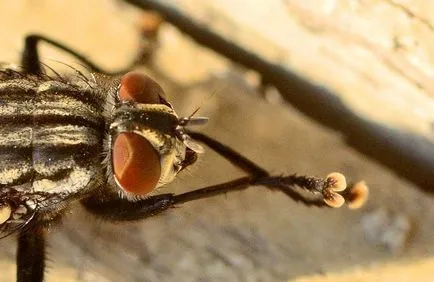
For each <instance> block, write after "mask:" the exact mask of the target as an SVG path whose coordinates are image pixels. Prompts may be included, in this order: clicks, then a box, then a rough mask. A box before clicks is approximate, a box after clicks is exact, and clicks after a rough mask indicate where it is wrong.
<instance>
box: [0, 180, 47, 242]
mask: <svg viewBox="0 0 434 282" xmlns="http://www.w3.org/2000/svg"><path fill="white" fill-rule="evenodd" d="M45 198H46V197H45V196H44V195H41V194H34V193H30V194H29V193H25V192H20V191H17V190H15V189H8V188H5V187H2V188H1V189H0V239H1V238H4V237H6V236H8V235H10V234H12V233H14V232H15V231H18V230H21V229H23V228H24V227H25V226H26V225H27V224H29V223H30V222H31V221H32V219H33V218H34V217H35V215H36V213H37V211H38V207H39V206H40V203H41V201H45V200H46V199H45Z"/></svg>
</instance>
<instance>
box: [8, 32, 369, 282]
mask: <svg viewBox="0 0 434 282" xmlns="http://www.w3.org/2000/svg"><path fill="white" fill-rule="evenodd" d="M40 41H42V42H45V43H48V44H51V45H54V46H55V47H57V48H60V49H62V50H64V51H66V52H68V53H70V54H72V55H73V56H75V57H77V58H78V59H79V60H81V61H82V62H83V63H84V64H85V65H87V66H88V67H89V68H90V69H91V70H93V71H95V70H97V71H99V72H101V70H100V69H99V68H97V67H96V66H95V65H93V64H92V63H91V62H89V61H88V60H87V59H85V58H84V57H83V56H82V55H80V54H78V53H77V52H75V51H74V50H72V49H70V48H68V47H67V46H65V45H63V44H61V43H59V42H56V41H54V40H51V39H49V38H46V37H43V36H39V35H31V36H28V37H27V38H26V45H25V50H24V53H23V58H22V68H21V69H15V70H14V69H7V68H2V69H1V70H0V120H1V125H0V155H1V159H2V162H1V163H0V236H1V237H5V236H7V235H10V234H12V233H14V232H17V233H18V252H17V276H18V281H42V280H43V273H44V265H45V262H44V259H45V258H44V249H45V229H46V227H47V226H48V225H50V224H53V223H55V222H58V221H60V220H61V218H62V216H63V214H64V212H65V211H66V210H67V209H68V206H69V205H70V204H71V203H73V202H76V201H79V202H80V203H81V204H82V205H83V206H84V207H85V209H86V210H87V211H89V212H90V213H92V214H94V215H96V216H99V217H101V218H103V219H106V220H111V221H129V220H140V219H145V218H147V217H150V216H153V215H155V214H158V213H161V212H164V211H166V210H168V209H169V208H171V207H174V206H177V205H180V204H183V203H186V202H189V201H193V200H199V199H203V198H207V197H211V196H215V195H219V194H223V193H227V192H231V191H237V190H244V189H246V188H248V187H249V186H254V185H261V186H265V187H267V188H269V189H271V190H279V191H281V192H283V193H284V194H286V195H287V196H289V197H290V198H292V199H293V200H295V201H300V202H302V203H304V204H306V205H314V206H318V207H335V208H337V207H340V206H342V205H343V204H344V203H345V202H346V203H347V204H348V206H349V207H350V208H357V207H359V206H360V205H361V204H362V203H363V202H364V200H365V199H366V195H367V188H366V186H365V185H358V186H354V187H358V188H357V189H346V186H347V185H346V180H345V177H344V176H343V175H342V174H340V173H331V174H329V175H328V176H326V177H325V178H316V177H310V176H297V175H289V176H271V175H269V173H268V172H267V171H266V170H265V169H263V168H262V167H261V166H259V165H257V164H255V163H253V162H252V161H250V160H249V159H247V158H245V157H244V156H242V155H240V154H239V153H238V152H236V151H234V150H233V149H231V148H230V147H228V146H226V145H224V144H222V143H220V142H218V141H217V140H215V139H213V138H211V137H209V136H207V135H205V134H202V133H199V132H195V131H191V130H190V129H189V128H190V127H192V126H195V125H201V124H203V123H205V122H206V118H201V117H193V116H190V117H178V115H177V114H176V112H175V111H174V109H173V107H172V106H171V104H170V103H169V102H168V101H167V100H166V99H165V98H164V93H163V90H162V88H161V87H160V86H159V85H158V83H156V82H155V81H153V80H152V79H151V78H149V77H147V76H146V75H143V74H141V73H136V72H128V73H126V74H124V75H123V76H121V77H119V78H113V77H109V76H104V75H99V74H93V75H91V76H89V77H87V76H85V75H84V74H82V73H81V72H79V71H76V75H75V76H74V77H72V78H65V77H64V76H62V75H59V74H57V73H56V72H55V71H53V74H51V75H48V74H47V73H46V72H45V71H43V69H42V66H41V63H40V62H39V59H38V53H37V43H38V42H40ZM198 142H201V143H203V144H204V145H206V146H207V147H208V148H210V149H211V150H214V151H215V152H217V153H218V154H219V155H221V156H222V157H223V158H225V159H226V160H228V161H229V162H230V163H231V164H233V165H234V166H235V167H237V168H239V169H241V170H242V171H244V172H245V173H246V174H247V176H245V177H241V178H238V179H235V180H231V181H228V182H224V183H222V184H218V185H213V186H208V187H204V188H200V189H197V190H193V191H190V192H186V193H182V194H178V195H175V194H172V193H158V190H159V188H160V187H163V186H164V185H165V184H167V183H169V182H171V181H172V180H173V179H174V178H175V177H176V176H177V174H178V173H180V172H181V171H182V170H184V169H185V168H186V167H188V166H190V165H193V164H194V163H195V161H196V159H197V156H198V154H200V153H203V151H204V150H203V148H202V146H201V145H199V144H198ZM297 187H298V188H301V189H298V188H297ZM360 187H362V188H360ZM303 190H304V191H303ZM305 191H308V192H311V193H310V194H311V195H307V194H306V193H303V192H305ZM312 194H313V196H312Z"/></svg>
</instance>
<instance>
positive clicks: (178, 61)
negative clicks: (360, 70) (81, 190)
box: [0, 0, 434, 281]
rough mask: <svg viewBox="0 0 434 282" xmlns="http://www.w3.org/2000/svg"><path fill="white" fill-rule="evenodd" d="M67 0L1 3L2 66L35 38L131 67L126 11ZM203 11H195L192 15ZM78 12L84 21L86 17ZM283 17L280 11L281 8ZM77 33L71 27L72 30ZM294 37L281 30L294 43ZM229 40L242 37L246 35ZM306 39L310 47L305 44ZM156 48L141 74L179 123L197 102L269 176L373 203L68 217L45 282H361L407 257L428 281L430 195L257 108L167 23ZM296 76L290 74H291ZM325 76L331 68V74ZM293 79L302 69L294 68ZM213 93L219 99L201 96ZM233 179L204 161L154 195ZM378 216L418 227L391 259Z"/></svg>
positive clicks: (268, 198)
mask: <svg viewBox="0 0 434 282" xmlns="http://www.w3.org/2000/svg"><path fill="white" fill-rule="evenodd" d="M73 2H74V3H73V4H71V3H68V2H66V1H63V2H59V1H48V0H47V1H44V2H43V3H44V4H43V5H42V4H41V5H39V6H34V4H32V3H30V2H27V1H14V2H4V3H2V4H1V5H6V6H0V26H3V27H4V26H8V27H11V28H8V29H1V30H0V34H1V38H3V42H5V43H4V44H2V46H0V48H1V49H0V61H14V60H15V61H17V60H18V55H19V51H20V47H19V46H20V45H21V44H22V38H23V36H24V34H25V33H26V32H29V31H30V30H32V31H38V32H44V33H48V34H49V35H50V36H53V37H56V38H59V39H61V40H62V41H63V42H65V43H68V44H71V45H72V46H73V47H74V48H77V49H79V50H84V51H85V52H86V54H87V55H89V56H90V57H91V58H92V59H93V60H94V61H96V62H98V63H102V64H103V65H104V66H106V67H107V66H108V67H112V68H116V67H121V66H123V65H124V64H125V62H129V59H131V58H132V56H133V55H134V54H135V51H136V50H137V48H138V45H139V40H138V32H137V31H136V30H135V20H138V18H139V17H140V15H139V14H138V13H137V11H135V10H130V8H129V7H128V6H124V5H121V4H119V3H118V2H116V3H117V4H113V3H112V2H109V1H106V2H98V3H99V4H96V3H97V2H92V4H91V3H89V1H85V0H83V1H77V0H76V1H73ZM204 2H205V1H199V2H196V5H197V9H199V8H200V7H201V5H202V4H201V3H204ZM258 2H260V1H258ZM264 2H265V1H264ZM371 2H372V3H374V1H371ZM12 3H14V4H12ZM294 3H295V2H294ZM297 3H298V4H300V3H307V2H306V1H300V2H297ZM412 3H413V2H412ZM89 5H94V6H89ZM398 10H399V9H398ZM84 11H92V12H91V13H89V17H88V18H86V16H84V15H87V14H86V13H84ZM193 11H195V10H193ZM282 13H286V10H285V11H284V10H283V9H282ZM218 14H220V12H217V15H218ZM430 15H432V13H431V14H430ZM204 18H207V17H205V16H202V19H204ZM23 19H26V20H25V21H24V20H23ZM77 19H81V20H80V21H77ZM243 26H244V24H243V25H241V26H239V28H242V27H243ZM74 27H76V28H77V32H73V31H74V30H76V29H74ZM86 27H87V28H86ZM232 29H235V28H234V27H232ZM65 30H67V31H66V32H65ZM78 30H79V31H78ZM247 30H250V28H247ZM292 31H294V29H293V28H291V29H289V30H288V31H286V32H287V33H288V35H291V34H292V33H291V32H292ZM87 32H89V34H86V33H87ZM246 32H247V31H246ZM240 33H241V34H244V36H245V37H246V38H251V39H250V40H253V39H255V38H256V37H254V36H253V37H250V35H248V34H245V32H244V31H243V32H240ZM252 34H253V35H255V33H254V32H253V33H252ZM282 37H285V36H282ZM293 40H295V39H293ZM303 40H307V39H306V37H301V39H298V41H299V44H301V46H303V44H302V43H303ZM253 41H254V40H253ZM304 42H306V44H305V46H309V43H310V42H309V41H304ZM270 44H271V43H270ZM160 45H161V47H160V51H159V52H158V53H157V54H156V57H155V59H154V60H153V63H152V66H151V67H149V68H147V69H144V70H146V71H147V72H148V73H149V74H151V75H152V76H153V77H155V78H156V79H157V81H159V82H160V83H162V85H163V87H164V89H165V90H166V92H167V93H168V95H169V98H170V99H171V100H173V101H174V104H175V107H176V108H177V109H178V112H179V113H180V114H183V115H188V114H189V113H191V112H192V110H193V109H195V108H196V106H198V105H203V106H202V110H201V111H202V112H201V114H203V115H206V116H209V117H210V118H211V121H210V124H209V125H208V126H207V127H206V128H205V130H206V132H208V133H209V134H211V135H212V136H215V137H216V138H218V139H219V140H221V141H223V142H225V143H227V144H230V145H232V146H233V147H234V148H236V149H238V150H240V151H241V152H242V153H243V154H246V155H247V156H249V157H251V158H252V159H254V160H255V161H257V162H262V163H263V164H264V166H265V167H267V168H269V169H270V171H273V172H276V173H280V172H282V173H283V172H289V173H294V172H298V173H300V174H301V173H310V174H316V175H324V174H326V173H328V172H330V171H331V170H340V171H343V172H344V173H346V175H348V176H349V177H350V181H351V180H358V179H361V178H363V179H365V180H366V181H367V183H368V184H369V186H370V187H371V200H370V201H369V202H368V205H367V207H366V209H364V210H361V211H355V212H351V211H348V210H345V209H342V210H327V211H324V210H319V209H315V208H314V209H309V208H305V207H303V206H301V205H297V204H295V203H293V202H292V201H290V200H289V199H287V198H285V197H284V196H283V195H281V194H278V193H270V192H267V191H263V190H262V189H261V188H254V189H252V190H249V191H246V192H245V193H236V194H233V195H228V196H227V197H217V198H214V199H210V200H207V201H204V202H197V203H192V204H189V205H184V206H182V207H180V208H178V209H175V210H172V211H170V212H168V213H166V214H164V215H161V216H159V217H155V218H153V219H151V220H148V221H145V222H137V223H133V224H127V225H113V224H109V223H104V222H100V221H98V220H96V219H93V218H91V217H89V215H87V214H86V213H84V211H82V210H81V209H71V213H70V214H68V217H67V218H66V219H65V224H64V225H63V226H61V227H57V228H53V229H52V230H51V232H50V236H49V237H50V239H51V240H50V241H49V251H48V257H49V259H50V261H49V262H48V265H49V269H48V279H47V280H48V281H60V280H61V281H149V280H151V281H173V280H180V281H192V280H198V279H202V280H212V281H215V280H224V281H237V280H240V281H243V280H263V281H283V280H285V279H288V278H294V279H295V278H296V277H299V276H310V275H313V274H321V273H328V274H330V273H340V272H349V273H350V274H348V275H352V274H351V273H352V270H353V269H355V268H356V269H359V270H357V271H356V272H357V275H358V276H357V277H358V278H360V279H359V280H360V281H372V276H369V275H366V276H363V275H364V273H365V272H368V271H369V267H370V266H371V265H373V264H374V265H381V264H383V263H385V262H387V263H389V264H397V265H399V266H400V267H401V268H405V267H406V264H407V262H408V261H411V262H413V263H414V262H418V261H419V260H420V261H422V262H421V264H420V266H421V267H419V268H417V266H418V265H416V266H415V265H414V264H413V265H411V267H412V268H413V267H416V268H417V269H418V270H419V272H420V273H418V274H419V275H421V277H422V278H424V277H430V278H431V276H430V273H429V271H430V270H431V269H432V266H431V268H429V267H426V263H431V264H432V260H425V258H426V257H427V256H431V257H432V256H433V254H434V249H433V246H434V238H433V236H432V234H433V233H434V226H433V225H432V224H428V223H429V222H432V214H434V202H433V199H432V197H431V198H430V197H427V195H426V194H424V193H422V192H420V191H419V190H417V189H415V186H414V185H412V184H410V183H408V182H406V181H403V180H402V179H400V178H399V177H397V176H396V175H395V174H393V173H392V172H391V171H390V170H388V169H385V168H384V167H382V166H380V165H378V164H376V163H374V162H372V161H369V160H368V159H367V158H366V157H365V156H363V155H361V154H359V153H357V152H354V150H352V149H351V148H348V147H347V146H346V145H345V144H344V142H342V139H341V137H340V135H338V134H336V133H335V132H333V131H331V130H328V129H324V128H323V127H321V126H319V125H318V124H316V123H314V122H312V121H311V120H309V119H307V118H305V117H304V116H302V115H300V114H299V113H298V112H297V111H295V110H288V108H287V107H286V106H280V105H273V104H270V103H266V102H264V101H263V99H261V98H259V97H257V96H259V95H257V94H258V93H257V92H256V91H255V90H254V87H253V86H252V85H251V84H250V83H248V82H247V80H245V76H244V75H243V74H240V73H239V72H237V71H235V70H233V68H231V64H230V63H228V62H227V61H225V60H222V59H221V58H219V56H217V55H215V54H213V53H211V52H209V51H208V50H205V49H203V48H199V47H197V45H196V44H194V43H192V42H191V41H189V40H188V39H187V38H186V37H185V36H184V35H182V34H179V33H177V32H176V31H175V30H174V29H173V28H171V27H170V26H168V25H167V26H166V27H164V28H163V30H162V34H161V42H160ZM267 46H269V45H267ZM258 48H260V47H258ZM262 48H263V47H262ZM265 49H266V50H268V47H267V48H265ZM271 49H273V48H271ZM356 49H357V48H356ZM102 50H103V51H104V52H103V51H102ZM255 50H256V49H255ZM273 50H274V51H273V52H275V53H273V52H272V53H273V55H267V56H270V57H269V58H271V57H273V56H275V55H274V54H279V52H278V51H279V48H276V49H273ZM301 50H303V48H301ZM309 50H311V49H307V47H306V50H305V53H302V54H305V55H303V56H304V57H305V59H310V60H312V61H310V63H309V64H307V65H306V66H305V68H306V69H309V67H308V66H311V68H312V66H315V68H317V69H316V73H320V74H322V75H323V76H324V77H326V78H329V77H332V76H333V75H330V73H334V72H332V71H331V70H330V69H328V71H321V68H320V67H319V66H320V65H321V64H320V63H318V64H315V63H314V59H313V57H315V56H314V55H315V54H314V53H313V54H312V57H309V56H308V55H309V54H311V53H309V52H308V51H309ZM260 52H262V51H260ZM320 53H321V52H319V51H318V54H320ZM3 54H6V55H5V56H4V57H3ZM43 54H44V55H43V58H46V61H45V62H47V63H49V64H50V65H54V66H55V67H56V63H53V64H51V61H50V59H51V58H56V59H59V60H62V61H66V62H68V63H73V62H71V61H69V60H70V58H68V57H58V55H62V54H58V53H56V52H55V53H53V52H52V51H51V50H49V49H45V52H44V53H43ZM282 54H287V53H286V51H285V52H283V53H282ZM318 54H317V55H316V56H319V55H318ZM288 56H290V57H291V58H296V59H297V61H298V62H300V64H301V63H302V62H303V58H302V57H303V56H302V55H298V56H297V55H296V53H295V51H291V52H290V53H289V55H288ZM299 57H300V58H299ZM344 57H345V56H344ZM348 57H349V56H348ZM291 60H293V59H291ZM294 60H295V59H294ZM304 61H306V60H304ZM362 61H363V59H362ZM59 68H60V66H59ZM294 68H296V69H300V71H301V67H294ZM56 69H57V68H56ZM332 70H335V71H338V70H339V71H340V70H341V67H336V66H335V67H334V68H332ZM304 73H306V74H304ZM345 73H346V72H342V73H339V75H337V77H339V76H343V75H344V74H345ZM303 75H306V76H307V75H308V74H307V72H304V71H303ZM365 75H371V73H370V72H369V71H367V74H365ZM309 76H310V75H309ZM372 76H373V77H375V75H372ZM329 79H335V78H329ZM336 81H341V83H343V82H345V81H348V79H345V80H338V79H337V78H336ZM342 81H343V82H342ZM350 81H352V82H351V83H349V85H352V87H353V88H352V89H356V90H358V89H364V87H369V89H370V87H372V86H364V85H365V84H363V83H362V84H361V86H359V85H358V84H356V82H355V81H357V79H356V78H354V81H353V80H350ZM378 81H379V82H377V83H380V82H381V80H380V79H379V78H378ZM385 81H388V80H385ZM322 83H324V85H327V86H328V85H329V84H325V83H326V82H322ZM333 85H335V84H333V83H331V82H330V88H332V89H334V90H335V91H336V92H337V93H340V90H339V89H335V87H334V86H333ZM404 88H405V89H411V88H409V87H408V86H405V87H404ZM214 92H216V93H217V94H216V95H214V96H212V97H211V98H209V99H207V97H209V96H211V95H212V93H214ZM344 92H345V93H346V91H344ZM241 94H252V95H241ZM360 95H361V94H360ZM412 95H413V94H412ZM427 104H428V103H427ZM381 109H383V108H381ZM237 175H238V172H236V171H233V169H232V168H231V167H230V166H229V165H227V164H226V162H224V161H222V160H221V159H220V158H218V157H216V156H215V154H213V153H211V152H207V153H206V155H205V156H204V157H203V158H202V159H201V161H200V163H199V166H198V167H197V168H193V169H192V170H191V171H189V172H187V173H186V174H184V175H182V176H181V177H180V178H181V179H180V180H179V181H178V182H176V183H174V185H171V186H170V187H168V188H167V190H165V191H175V192H179V191H183V190H188V189H192V188H196V187H200V185H203V184H210V183H217V182H219V181H221V180H222V179H225V180H226V179H228V178H232V177H235V176H237ZM378 207H383V208H387V209H391V210H394V211H400V212H402V213H404V214H405V215H407V216H409V217H410V218H412V219H413V222H414V224H415V225H416V227H417V228H416V230H417V233H415V234H414V237H412V238H411V241H410V242H409V245H408V246H407V248H405V249H404V250H403V251H402V253H401V255H398V256H397V255H394V254H392V253H390V252H389V251H387V250H386V249H384V248H383V247H382V246H374V245H372V244H370V243H369V242H368V241H367V240H366V239H365V236H364V234H363V230H362V227H361V226H360V224H359V222H360V220H361V219H362V217H363V216H364V214H365V212H366V211H368V210H372V209H375V208H378ZM14 244H15V241H14V238H8V239H5V240H1V241H0V250H1V251H0V268H1V269H2V271H1V272H0V280H6V281H9V280H12V279H13V277H14V275H15V270H14V267H15V264H14V257H13V256H14V249H15V245H14ZM424 260H425V261H424ZM367 269H368V270H367ZM424 269H425V271H424ZM372 271H373V272H374V273H375V271H376V269H375V268H374V269H372ZM377 271H378V270H377ZM391 272H393V269H392V270H391V271H389V272H388V273H389V274H390V275H393V273H391ZM360 273H362V274H360ZM423 275H425V276H423ZM346 277H348V276H346ZM394 278H395V279H396V276H395V277H394ZM400 278H401V276H400ZM412 278H414V279H415V280H417V278H416V277H415V276H413V277H412ZM422 278H421V279H422ZM68 279H69V280H68ZM307 279H310V278H307ZM363 279H365V280H363ZM305 281H306V280H305ZM307 281H309V280H307ZM315 281H318V280H315Z"/></svg>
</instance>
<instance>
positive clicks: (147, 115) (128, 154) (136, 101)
mask: <svg viewBox="0 0 434 282" xmlns="http://www.w3.org/2000/svg"><path fill="white" fill-rule="evenodd" d="M162 94H163V90H162V89H161V87H160V86H159V85H158V84H157V83H156V82H155V81H153V80H152V79H150V78H149V77H147V76H145V75H142V74H139V73H135V72H130V73H127V74H125V75H124V76H123V77H122V79H121V82H120V85H119V87H118V88H117V93H116V97H114V106H113V109H112V112H111V115H110V116H111V121H110V124H109V132H110V138H109V139H110V140H109V142H108V143H109V144H108V145H109V152H110V154H109V169H111V172H112V173H111V175H112V177H113V178H114V182H115V183H116V185H117V186H118V187H119V188H120V189H121V191H123V192H125V193H126V194H127V195H134V196H135V195H137V196H141V195H146V194H149V193H151V192H152V191H153V190H154V189H155V188H158V187H161V186H163V185H165V184H167V183H169V182H171V181H172V180H173V179H174V178H175V177H176V175H177V174H178V173H179V172H180V171H182V170H183V169H185V168H186V167H187V166H189V165H191V164H193V163H194V162H195V161H196V159H197V154H198V153H201V152H202V151H203V149H202V147H201V146H200V145H198V144H196V143H195V142H194V141H193V140H191V139H190V137H189V136H188V135H187V134H186V132H185V130H184V127H185V126H187V125H190V124H191V125H194V124H201V123H204V122H205V121H206V119H204V118H192V117H189V118H179V117H178V116H177V114H176V113H175V111H174V110H173V108H172V106H171V105H170V103H168V102H167V101H166V100H165V99H164V98H163V97H162Z"/></svg>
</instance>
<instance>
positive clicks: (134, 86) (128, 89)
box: [119, 72, 164, 104]
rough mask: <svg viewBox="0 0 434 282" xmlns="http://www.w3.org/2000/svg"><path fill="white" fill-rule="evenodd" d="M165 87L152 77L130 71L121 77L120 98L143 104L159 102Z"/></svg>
mask: <svg viewBox="0 0 434 282" xmlns="http://www.w3.org/2000/svg"><path fill="white" fill-rule="evenodd" d="M163 93H164V92H163V89H162V88H161V86H160V85H159V84H158V83H156V82H155V81H154V80H153V79H151V78H150V77H148V76H146V75H144V74H141V73H139V72H129V73H127V74H125V75H124V76H123V77H122V79H121V87H120V90H119V99H121V100H132V101H135V102H137V103H142V104H159V103H160V96H163Z"/></svg>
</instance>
